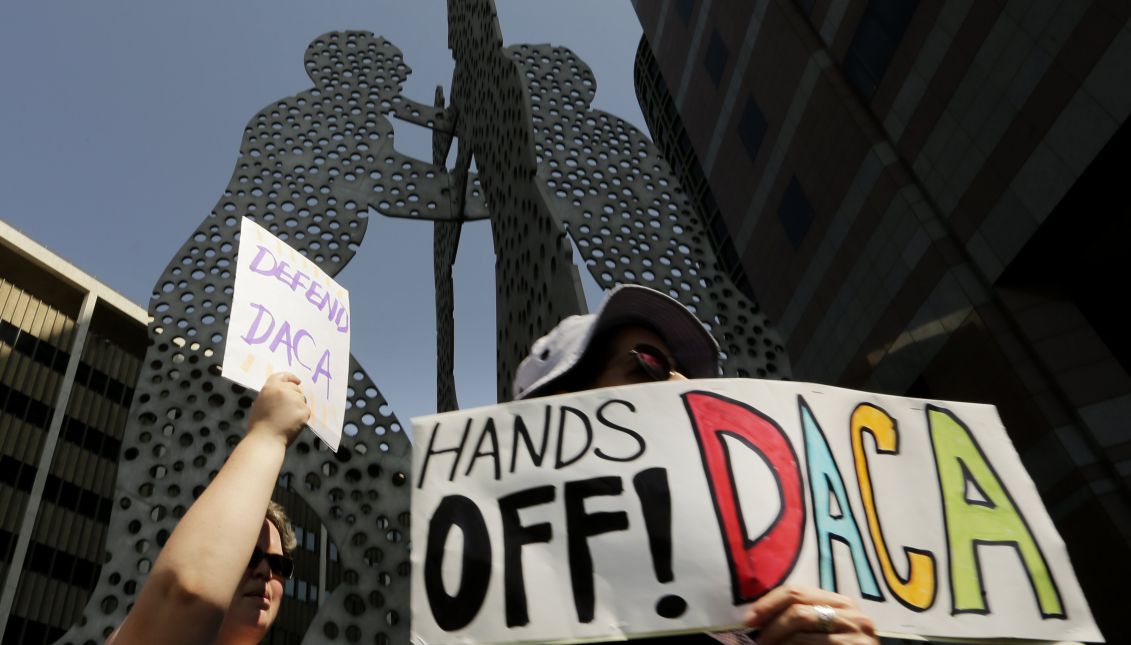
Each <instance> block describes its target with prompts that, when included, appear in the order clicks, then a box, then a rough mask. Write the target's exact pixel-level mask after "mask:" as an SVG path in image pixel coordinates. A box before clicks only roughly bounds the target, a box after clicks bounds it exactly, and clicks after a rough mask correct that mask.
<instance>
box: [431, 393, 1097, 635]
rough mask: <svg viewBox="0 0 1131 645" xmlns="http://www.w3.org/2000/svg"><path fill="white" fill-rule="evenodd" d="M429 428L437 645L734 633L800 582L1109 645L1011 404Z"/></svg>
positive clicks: (740, 399)
mask: <svg viewBox="0 0 1131 645" xmlns="http://www.w3.org/2000/svg"><path fill="white" fill-rule="evenodd" d="M413 423H414V433H415V437H416V440H415V456H414V462H413V469H414V470H413V481H412V486H413V491H412V493H413V500H412V511H413V515H414V517H415V518H416V519H415V520H414V521H413V523H412V544H413V548H412V564H413V573H412V575H413V582H412V609H413V633H414V637H415V641H416V642H423V643H426V644H428V645H442V644H445V643H453V644H454V643H472V642H480V643H505V642H515V641H534V642H548V641H576V640H583V639H598V640H599V639H602V638H610V639H618V638H623V637H625V636H629V637H632V636H643V635H656V634H660V633H674V632H681V631H683V632H686V631H710V630H724V629H730V628H735V627H737V626H738V624H739V623H740V621H741V617H742V614H743V609H744V608H745V606H746V605H748V604H749V603H750V602H752V601H753V600H755V599H756V598H758V597H760V596H761V595H763V594H764V593H765V592H766V591H768V590H769V589H772V588H773V587H776V586H778V585H780V584H782V583H784V582H793V583H797V584H804V585H809V586H820V587H823V588H825V589H830V590H834V591H837V592H840V593H842V594H846V595H849V596H852V597H854V598H856V599H858V602H859V604H860V606H861V607H862V609H863V610H864V612H865V613H867V614H868V615H869V616H871V617H872V619H873V620H874V621H875V622H876V625H877V626H878V628H879V629H880V630H882V631H884V632H887V633H896V634H915V635H921V636H936V637H950V638H962V639H986V638H1031V639H1041V640H1061V639H1064V640H1086V641H1094V640H1100V639H1101V638H1102V637H1101V636H1100V633H1099V631H1098V630H1097V629H1096V626H1095V624H1094V622H1093V620H1092V616H1091V613H1090V611H1089V609H1088V606H1087V604H1086V603H1085V600H1084V596H1083V594H1082V593H1081V590H1080V586H1079V584H1078V583H1077V581H1076V578H1075V575H1074V573H1073V571H1072V567H1071V564H1070V562H1069V561H1068V557H1067V555H1066V552H1065V548H1064V544H1063V542H1062V541H1061V539H1060V537H1059V535H1058V534H1057V532H1056V530H1055V529H1054V527H1053V524H1052V521H1051V520H1050V519H1049V516H1048V514H1047V513H1046V511H1045V509H1044V507H1043V506H1042V504H1041V500H1040V498H1039V496H1038V495H1037V491H1036V489H1035V487H1034V486H1033V484H1032V481H1031V480H1030V479H1029V477H1028V475H1027V474H1026V472H1025V469H1024V468H1023V467H1022V465H1021V462H1020V460H1019V458H1018V456H1017V453H1016V452H1015V451H1014V449H1013V446H1012V444H1011V443H1010V442H1009V439H1008V437H1007V435H1006V433H1005V429H1004V428H1003V427H1002V425H1001V421H1000V420H999V418H998V416H997V411H996V410H995V409H994V408H993V407H992V406H987V405H976V404H969V403H950V402H942V401H924V400H921V399H908V398H901V397H894V396H883V395H877V394H871V393H867V392H855V391H851V390H845V389H840V388H834V387H828V386H821V385H813V384H807V383H790V382H777V381H756V380H747V379H716V380H698V381H680V382H665V383H657V384H649V385H640V386H631V387H621V388H606V389H601V390H593V391H590V392H584V393H580V394H574V395H563V396H556V397H548V398H541V399H533V400H529V401H521V402H516V403H510V404H506V405H499V406H493V407H486V408H479V409H475V410H467V411H461V412H455V413H449V414H443V415H435V416H429V417H423V418H419V419H414V420H413Z"/></svg>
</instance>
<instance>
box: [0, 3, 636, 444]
mask: <svg viewBox="0 0 1131 645" xmlns="http://www.w3.org/2000/svg"><path fill="white" fill-rule="evenodd" d="M497 4H498V9H499V16H500V22H501V25H502V32H503V37H504V41H505V42H506V43H507V44H513V43H522V42H529V43H547V42H548V43H553V44H556V45H563V46H566V47H570V48H572V49H573V50H574V51H575V52H577V53H578V55H580V56H581V58H582V59H584V60H585V61H586V62H588V63H589V65H590V66H591V67H592V68H593V70H594V73H595V74H596V77H597V82H598V88H597V98H596V101H595V107H596V108H598V109H603V110H606V111H608V112H612V113H614V114H616V115H618V116H620V117H622V118H624V119H626V120H628V121H629V122H631V123H634V124H636V125H637V126H638V127H640V128H641V129H642V130H644V131H645V132H646V131H647V130H646V127H645V126H644V123H643V119H642V118H641V116H640V109H639V107H638V105H637V104H636V99H635V94H634V91H633V88H632V58H633V55H634V53H635V50H636V46H637V43H638V41H639V38H640V25H639V23H638V22H637V20H636V16H635V14H634V13H633V11H632V7H631V5H630V4H629V3H628V2H627V0H619V1H614V0H573V1H571V2H563V1H560V0H558V1H548V0H497ZM445 20H446V4H445V2H443V1H442V0H411V1H410V0H403V1H401V2H389V1H380V2H379V1H376V0H368V1H360V0H320V1H314V0H309V1H307V2H299V1H296V0H227V1H220V0H197V1H194V2H176V3H174V2H142V1H141V0H100V1H99V2H89V1H79V0H8V1H7V2H4V3H2V4H0V61H2V62H0V78H2V80H3V87H4V90H3V96H2V98H0V219H2V220H4V221H6V222H7V223H8V224H10V225H12V226H14V227H15V228H17V229H19V230H20V231H22V232H23V233H24V234H26V235H28V236H29V237H31V238H32V239H34V240H36V241H37V242H39V243H40V244H42V245H44V246H46V247H47V248H49V249H51V250H52V251H54V252H55V253H57V254H59V255H60V256H62V257H64V258H66V259H67V260H68V261H70V262H71V263H73V264H75V265H76V266H78V267H79V268H80V269H82V270H84V271H86V272H87V273H89V274H91V275H93V276H94V277H96V278H98V279H99V280H101V281H102V282H104V283H106V284H108V285H109V286H111V287H113V288H114V289H116V290H117V291H119V292H121V293H122V294H123V295H125V296H126V297H128V298H130V299H131V300H134V301H135V302H137V303H139V304H141V305H142V306H148V299H149V295H150V293H151V291H152V289H153V285H154V283H155V282H156V281H157V278H158V276H159V275H160V274H161V272H162V271H163V270H164V268H165V265H166V264H167V263H168V262H169V260H170V258H171V257H172V255H173V254H174V253H175V252H176V250H177V249H178V248H179V247H180V245H181V244H182V243H183V242H184V241H185V239H186V238H187V237H188V235H189V233H190V232H191V231H193V230H194V229H195V228H196V227H197V225H198V224H199V223H200V221H201V220H202V219H203V218H204V217H205V216H206V215H207V214H208V212H209V211H210V210H211V209H212V207H213V206H214V204H215V202H216V200H217V199H218V198H219V197H220V194H221V192H222V191H223V189H224V187H225V186H226V185H227V183H228V180H229V177H230V175H231V173H232V169H233V166H234V164H235V160H236V157H237V154H238V150H239V145H240V139H241V136H242V132H243V128H244V125H245V123H246V122H247V120H248V119H249V118H251V116H252V115H254V114H255V113H256V112H257V111H258V110H260V109H261V108H262V107H263V106H264V105H267V104H269V103H271V102H273V101H275V100H277V99H279V98H282V97H285V96H289V95H291V94H294V93H296V92H299V91H302V90H304V89H306V88H308V87H310V85H311V83H310V81H309V79H308V78H307V77H306V74H305V72H304V70H303V52H304V50H305V49H306V45H307V44H308V43H309V42H310V41H311V40H312V39H314V38H315V37H316V36H318V35H319V34H321V33H323V32H326V31H332V30H347V29H349V30H352V29H361V30H368V31H372V32H374V33H376V34H378V35H382V36H385V37H386V38H387V39H389V40H390V41H392V42H393V43H394V44H395V45H397V46H398V47H399V48H400V49H401V50H402V51H403V52H404V55H405V61H406V62H407V63H408V65H409V66H410V67H412V69H413V74H412V76H411V77H410V78H409V81H408V83H407V86H406V89H405V94H406V95H407V96H409V97H412V98H415V99H417V100H421V101H424V102H429V103H430V102H431V100H432V94H433V91H434V88H435V86H436V85H444V86H445V87H447V85H448V84H449V82H450V79H451V71H452V60H451V54H450V52H449V51H448V49H447V26H446V22H445ZM393 123H394V125H395V127H396V145H397V148H398V149H399V150H400V151H402V152H404V153H405V154H410V155H413V156H416V157H419V158H422V159H427V158H429V157H430V156H431V152H430V150H431V146H430V143H429V141H430V135H429V133H428V132H427V131H426V130H424V129H422V128H418V127H416V126H413V125H411V124H405V123H402V122H399V121H397V120H396V119H393ZM431 248H432V227H431V225H430V224H428V223H424V222H411V221H402V220H393V219H390V218H385V217H381V216H379V215H376V214H374V215H372V216H371V221H370V223H369V227H368V232H367V234H366V238H365V241H364V243H363V244H362V247H361V249H360V250H359V252H358V254H357V257H356V258H355V259H354V260H353V261H352V262H351V263H350V264H349V265H348V266H347V267H346V268H345V270H344V271H342V273H341V274H339V276H338V277H339V281H341V282H342V283H343V284H344V285H345V286H346V287H347V288H349V289H350V294H351V297H350V299H351V303H352V305H353V309H354V311H353V320H354V329H353V352H354V354H355V356H357V358H358V360H359V361H360V362H361V364H362V365H364V366H365V368H366V370H367V371H368V372H369V374H370V375H371V376H372V377H373V380H374V381H375V382H376V383H377V385H378V387H379V388H381V390H382V392H383V393H384V395H385V397H386V398H387V399H388V400H389V403H390V405H391V406H392V408H393V410H394V411H395V412H396V414H397V415H398V416H399V417H400V418H401V420H402V422H404V423H405V424H407V422H408V419H409V417H412V416H415V415H419V414H427V413H431V412H432V411H434V409H435V391H434V390H435V385H434V384H435V334H434V312H433V302H434V301H433V288H432V257H431ZM493 270H494V255H493V252H492V250H491V242H490V231H489V229H488V226H487V224H486V223H485V222H478V223H473V224H471V225H468V226H465V228H464V233H463V239H462V241H461V248H460V254H459V258H458V261H457V267H456V272H457V275H456V291H457V293H456V327H457V334H456V379H457V385H458V388H459V398H460V403H461V404H462V405H463V406H464V407H470V406H475V405H483V404H488V403H493V402H494V400H495V385H494V383H495V372H494V370H495V368H494V347H495V343H494V319H495V304H494V286H493V285H494V282H493V281H494V277H493ZM583 274H584V272H583ZM583 281H585V282H586V283H587V284H586V288H587V294H588V295H589V298H590V302H591V303H594V298H596V297H599V295H598V293H599V292H598V291H597V288H596V287H595V286H594V284H593V282H592V280H590V279H589V278H588V276H587V275H583Z"/></svg>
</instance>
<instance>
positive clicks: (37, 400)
mask: <svg viewBox="0 0 1131 645" xmlns="http://www.w3.org/2000/svg"><path fill="white" fill-rule="evenodd" d="M148 319H149V317H148V314H147V313H146V311H145V309H143V308H142V307H140V306H138V305H136V304H134V303H132V302H130V301H129V300H128V299H126V298H125V297H124V296H122V295H121V294H119V293H117V292H115V291H113V290H112V289H110V288H109V287H107V286H106V285H104V284H102V283H100V282H98V281H97V280H95V279H94V278H92V277H91V276H89V275H87V274H85V273H83V272H82V271H81V270H79V269H77V268H76V267H74V266H73V265H71V264H69V263H68V262H66V261H65V260H63V259H62V258H60V257H58V256H57V255H55V254H53V253H51V252H50V251H49V250H47V249H45V248H43V247H42V246H40V245H39V244H37V243H35V242H34V241H32V240H30V239H28V238H27V237H26V236H24V235H22V234H21V233H20V232H19V231H16V230H15V229H13V228H11V227H9V226H8V225H7V224H5V223H3V222H0V580H2V581H3V587H2V591H0V633H2V637H0V642H2V643H3V645H9V644H16V643H18V644H21V645H39V644H44V643H51V642H53V641H55V640H56V639H57V638H58V637H59V636H61V635H62V634H63V633H64V632H65V631H66V630H67V628H69V627H70V626H71V625H72V624H74V622H75V621H76V620H78V618H79V617H80V616H81V615H82V609H83V607H84V606H85V605H86V603H87V602H88V600H90V594H91V591H92V590H93V589H94V586H95V583H96V582H97V580H98V575H99V572H100V570H101V563H102V562H103V559H104V554H105V543H106V529H107V525H108V523H109V520H110V513H111V509H112V505H113V499H114V480H115V476H116V475H117V470H118V464H119V457H120V456H121V453H122V433H123V430H124V428H125V425H126V418H127V414H128V412H129V409H130V404H131V403H132V401H133V398H134V389H135V387H136V385H137V378H138V374H139V372H140V368H141V361H142V359H143V357H144V355H145V348H146V343H147V340H146V338H147V336H146V324H147V321H148ZM280 483H281V484H282V486H280V487H279V488H277V489H276V494H275V497H276V499H278V500H279V501H280V502H282V503H283V504H284V505H285V506H286V507H287V509H288V511H289V512H290V514H291V515H292V518H293V519H294V522H295V529H296V533H297V535H298V538H299V548H298V550H297V552H296V553H295V576H294V579H293V580H288V581H286V583H285V587H284V590H285V593H286V595H285V597H284V599H283V606H282V608H281V609H280V615H279V619H278V621H277V623H276V625H277V626H276V628H275V629H273V630H272V633H271V635H270V636H269V640H268V641H267V642H269V643H285V644H292V643H298V642H300V641H301V638H302V635H303V634H304V633H305V632H306V629H307V627H308V626H309V625H310V623H311V621H312V620H313V617H314V614H315V612H316V610H317V607H318V605H319V604H320V602H321V601H322V600H323V599H324V598H325V596H326V594H327V593H328V590H330V589H333V588H334V587H335V586H336V585H337V582H338V580H339V579H340V576H341V572H340V567H339V566H338V565H337V548H336V547H335V546H334V545H333V544H332V543H330V541H329V540H328V539H327V538H326V533H325V530H324V529H323V528H322V524H321V522H320V521H319V519H318V516H317V515H316V514H315V513H314V512H313V511H312V510H311V509H310V508H309V507H308V506H307V505H306V504H305V503H304V502H303V501H302V498H301V497H300V496H299V495H298V494H297V493H295V492H294V491H293V490H289V485H290V482H289V481H282V482H280ZM174 512H177V511H174ZM179 512H181V513H183V512H184V509H180V511H179ZM93 602H99V600H98V599H94V600H93ZM105 602H116V601H115V600H113V599H111V600H110V601H105Z"/></svg>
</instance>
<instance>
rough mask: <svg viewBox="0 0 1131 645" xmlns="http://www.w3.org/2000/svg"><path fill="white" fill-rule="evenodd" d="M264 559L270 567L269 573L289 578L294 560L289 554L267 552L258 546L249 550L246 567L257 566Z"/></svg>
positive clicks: (292, 570)
mask: <svg viewBox="0 0 1131 645" xmlns="http://www.w3.org/2000/svg"><path fill="white" fill-rule="evenodd" d="M264 559H266V560H267V566H268V567H269V568H270V569H271V573H273V574H275V575H277V576H279V577H280V578H290V577H291V574H292V573H294V572H295V561H294V560H292V559H291V558H290V556H286V555H283V554H282V553H267V552H266V551H264V550H263V549H261V548H259V547H255V550H254V551H252V552H251V561H250V562H248V563H247V568H248V569H254V568H255V567H258V566H259V563H260V562H262V561H263V560H264Z"/></svg>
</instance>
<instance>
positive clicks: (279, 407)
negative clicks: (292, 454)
mask: <svg viewBox="0 0 1131 645" xmlns="http://www.w3.org/2000/svg"><path fill="white" fill-rule="evenodd" d="M309 415H310V412H309V410H308V408H307V405H306V400H305V398H304V397H303V395H302V389H301V388H300V386H299V380H298V377H296V376H294V375H292V374H273V375H272V376H271V377H270V378H268V379H267V383H265V384H264V386H263V389H262V390H261V391H260V393H259V396H258V397H257V398H256V399H255V403H254V404H252V406H251V413H250V414H249V415H248V430H247V435H246V436H244V438H243V440H241V441H240V443H239V445H237V446H236V448H235V450H233V451H232V454H231V456H229V457H228V460H227V462H225V463H224V466H223V467H222V468H221V469H220V472H219V473H217V475H216V477H215V479H213V480H212V483H211V484H209V485H208V488H206V489H205V491H204V493H202V494H201V496H200V498H199V499H197V500H196V502H194V503H193V505H192V506H191V507H190V508H189V510H188V512H187V513H185V516H184V517H183V518H182V519H181V521H180V522H179V523H178V524H177V528H176V529H175V530H174V531H173V534H172V535H170V536H169V540H168V542H166V543H165V547H164V548H163V549H162V550H161V554H160V555H159V556H158V558H157V561H156V562H155V563H154V565H153V571H152V572H151V573H150V574H149V579H148V580H147V581H146V583H145V586H144V587H142V590H141V593H140V595H139V596H138V599H137V603H136V604H134V607H133V609H132V610H130V613H129V615H127V616H126V620H125V621H124V622H123V623H122V624H121V626H120V627H119V628H118V630H117V631H115V632H114V633H113V634H112V635H111V636H110V638H109V639H108V640H107V644H108V645H110V644H111V643H112V644H113V645H132V644H134V643H186V644H188V643H193V644H195V643H210V642H213V641H214V640H215V639H216V634H217V632H218V631H219V629H220V625H221V624H222V622H223V620H224V614H225V613H226V612H227V610H228V605H229V603H230V602H231V600H232V595H233V594H234V593H235V591H236V587H237V585H239V582H240V579H241V577H242V576H243V573H244V571H245V569H247V565H248V560H249V559H250V558H251V552H252V550H253V549H254V547H255V542H256V539H257V538H258V536H259V531H260V529H261V528H262V526H263V516H264V513H265V511H266V509H267V503H268V501H270V499H271V491H272V489H273V488H274V486H275V480H276V479H277V478H278V476H279V469H280V468H282V466H283V457H284V454H285V453H286V450H287V446H289V445H290V443H291V441H293V440H294V438H295V437H296V436H297V435H298V433H299V431H300V430H301V429H302V427H303V424H305V423H306V420H307V418H308V417H309Z"/></svg>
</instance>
